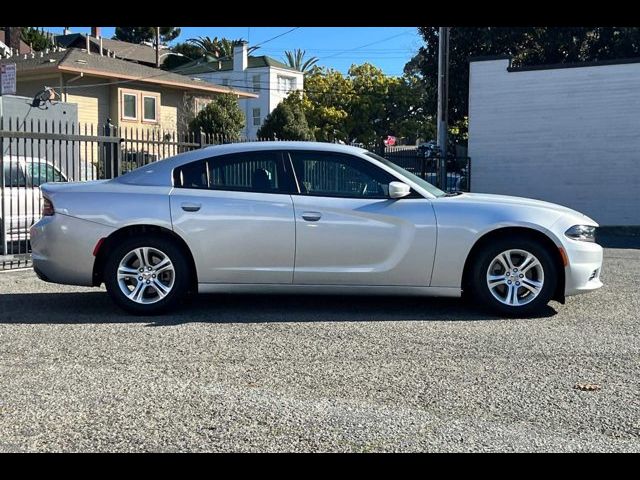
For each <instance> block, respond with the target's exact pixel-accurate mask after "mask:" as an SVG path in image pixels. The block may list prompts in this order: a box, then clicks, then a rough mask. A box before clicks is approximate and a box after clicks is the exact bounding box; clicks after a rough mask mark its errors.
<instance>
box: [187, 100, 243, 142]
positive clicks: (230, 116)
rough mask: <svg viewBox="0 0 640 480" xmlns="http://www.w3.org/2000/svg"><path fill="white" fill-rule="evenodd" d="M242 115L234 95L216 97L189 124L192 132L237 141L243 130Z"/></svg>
mask: <svg viewBox="0 0 640 480" xmlns="http://www.w3.org/2000/svg"><path fill="white" fill-rule="evenodd" d="M244 122H245V118H244V113H242V110H241V109H240V107H239V106H238V101H237V99H236V97H235V95H232V94H222V95H217V96H216V97H215V98H214V99H213V100H212V101H211V102H210V103H209V104H208V105H207V106H206V107H205V108H203V109H202V110H201V111H200V112H199V113H198V115H196V117H195V118H194V119H193V120H192V121H191V123H190V124H189V129H190V130H191V131H192V132H195V133H198V132H200V131H202V132H204V133H207V134H211V135H219V136H222V137H224V138H226V139H229V140H238V139H239V138H240V136H241V133H242V130H243V128H244Z"/></svg>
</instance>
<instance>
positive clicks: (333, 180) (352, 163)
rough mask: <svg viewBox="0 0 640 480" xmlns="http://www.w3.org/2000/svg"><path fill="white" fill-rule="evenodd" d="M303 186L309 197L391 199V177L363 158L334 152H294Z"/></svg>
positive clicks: (295, 164) (296, 170)
mask: <svg viewBox="0 0 640 480" xmlns="http://www.w3.org/2000/svg"><path fill="white" fill-rule="evenodd" d="M291 159H292V160H293V165H294V168H295V172H296V177H297V179H298V184H299V186H300V191H301V193H303V194H307V195H318V196H331V197H354V198H388V196H389V183H390V182H393V181H394V180H396V179H395V178H394V177H393V176H392V175H391V174H389V173H387V172H385V171H384V170H381V169H379V168H378V167H376V166H375V165H372V164H371V163H369V162H367V161H366V160H363V159H361V158H357V157H352V156H351V155H343V154H337V153H331V152H291Z"/></svg>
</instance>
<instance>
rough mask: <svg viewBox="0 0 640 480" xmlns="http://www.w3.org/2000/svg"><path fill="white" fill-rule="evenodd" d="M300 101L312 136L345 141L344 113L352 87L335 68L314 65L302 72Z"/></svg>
mask: <svg viewBox="0 0 640 480" xmlns="http://www.w3.org/2000/svg"><path fill="white" fill-rule="evenodd" d="M304 89H305V93H304V96H303V99H302V105H303V109H304V112H305V116H306V118H307V122H308V123H309V126H310V127H311V130H312V131H313V134H314V136H315V138H316V139H317V140H318V141H322V142H333V141H335V140H342V141H349V131H348V130H347V117H348V115H349V113H348V109H349V103H350V98H351V97H352V96H353V88H352V86H351V82H350V81H349V79H348V78H346V77H345V76H344V75H342V74H341V73H340V72H338V71H337V70H333V69H327V68H320V67H314V68H313V69H312V70H311V72H310V73H309V74H307V75H305V85H304Z"/></svg>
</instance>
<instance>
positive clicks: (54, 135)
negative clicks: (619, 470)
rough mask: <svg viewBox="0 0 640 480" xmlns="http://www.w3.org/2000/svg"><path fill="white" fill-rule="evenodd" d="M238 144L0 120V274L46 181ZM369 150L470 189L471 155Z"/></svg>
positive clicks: (97, 175) (14, 262)
mask: <svg viewBox="0 0 640 480" xmlns="http://www.w3.org/2000/svg"><path fill="white" fill-rule="evenodd" d="M238 141H246V140H245V139H229V138H225V137H223V136H218V135H210V134H207V133H204V132H196V133H177V132H170V131H161V130H158V129H151V128H148V129H146V128H126V127H115V126H113V125H104V126H95V125H89V124H82V125H81V124H77V123H63V122H60V121H58V122H49V121H43V120H35V121H34V120H30V121H25V120H23V119H17V118H15V119H14V118H9V119H5V118H1V117H0V171H1V172H2V175H0V208H1V210H0V269H9V268H20V267H26V266H29V265H30V262H31V257H30V246H29V229H30V227H31V225H33V224H34V223H35V222H37V221H38V219H39V218H40V216H41V209H42V196H41V193H40V188H39V187H40V185H41V184H43V183H46V182H68V181H69V182H70V181H74V182H84V181H91V180H102V179H110V178H114V177H116V176H118V175H122V174H123V173H126V172H128V171H130V170H133V169H134V168H137V167H141V166H143V165H146V164H149V163H152V162H156V161H158V160H162V159H164V158H167V157H171V156H174V155H177V154H179V153H183V152H186V151H190V150H195V149H199V148H203V147H205V146H209V145H217V144H221V143H230V142H238ZM370 150H372V151H374V152H375V153H377V154H379V155H382V156H384V157H385V158H387V159H388V160H390V161H392V162H394V163H396V164H398V165H400V166H401V167H403V168H405V169H407V170H408V171H410V172H412V173H414V174H416V175H418V176H420V177H422V178H424V179H426V180H427V181H429V182H430V183H432V184H434V185H436V186H439V185H440V183H442V182H441V179H442V178H446V185H445V186H444V188H442V187H441V188H442V189H443V190H448V191H457V190H461V191H469V185H470V183H469V182H470V159H469V158H454V159H447V162H446V164H445V165H441V163H442V162H440V159H437V158H425V157H424V156H422V155H421V153H420V152H419V151H418V150H417V148H416V147H408V146H397V147H375V148H370ZM443 167H444V168H446V173H444V174H443V172H442V168H443Z"/></svg>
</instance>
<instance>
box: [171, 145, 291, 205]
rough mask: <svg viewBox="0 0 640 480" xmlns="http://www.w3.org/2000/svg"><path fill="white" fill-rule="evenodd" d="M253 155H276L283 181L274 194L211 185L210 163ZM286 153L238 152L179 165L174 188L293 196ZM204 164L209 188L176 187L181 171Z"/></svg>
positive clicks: (174, 177)
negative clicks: (225, 158)
mask: <svg viewBox="0 0 640 480" xmlns="http://www.w3.org/2000/svg"><path fill="white" fill-rule="evenodd" d="M251 153H275V154H276V155H275V156H276V159H275V164H276V172H277V174H278V176H279V178H280V179H282V181H281V182H280V186H279V187H278V190H277V191H272V192H259V191H256V190H247V189H246V188H245V187H229V186H225V187H224V188H216V187H214V186H212V185H211V180H212V171H211V165H210V163H209V162H211V161H213V160H214V159H215V158H221V157H227V158H228V157H238V156H241V155H246V154H251ZM285 153H286V152H285V151H283V150H258V151H254V152H253V151H247V152H237V153H226V154H223V155H214V156H212V157H207V158H201V159H200V160H194V161H193V162H188V163H184V164H182V165H179V166H177V167H175V168H174V169H173V171H172V172H171V180H172V182H173V188H179V189H184V190H208V191H214V192H245V193H259V194H262V195H291V194H292V193H293V188H294V185H293V184H292V183H291V178H290V177H289V172H287V171H286V168H285V161H284V154H285ZM202 162H204V164H205V171H206V175H207V186H205V187H200V188H198V187H183V186H181V185H176V175H177V173H181V169H182V168H185V167H187V166H189V165H192V164H195V163H202Z"/></svg>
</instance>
